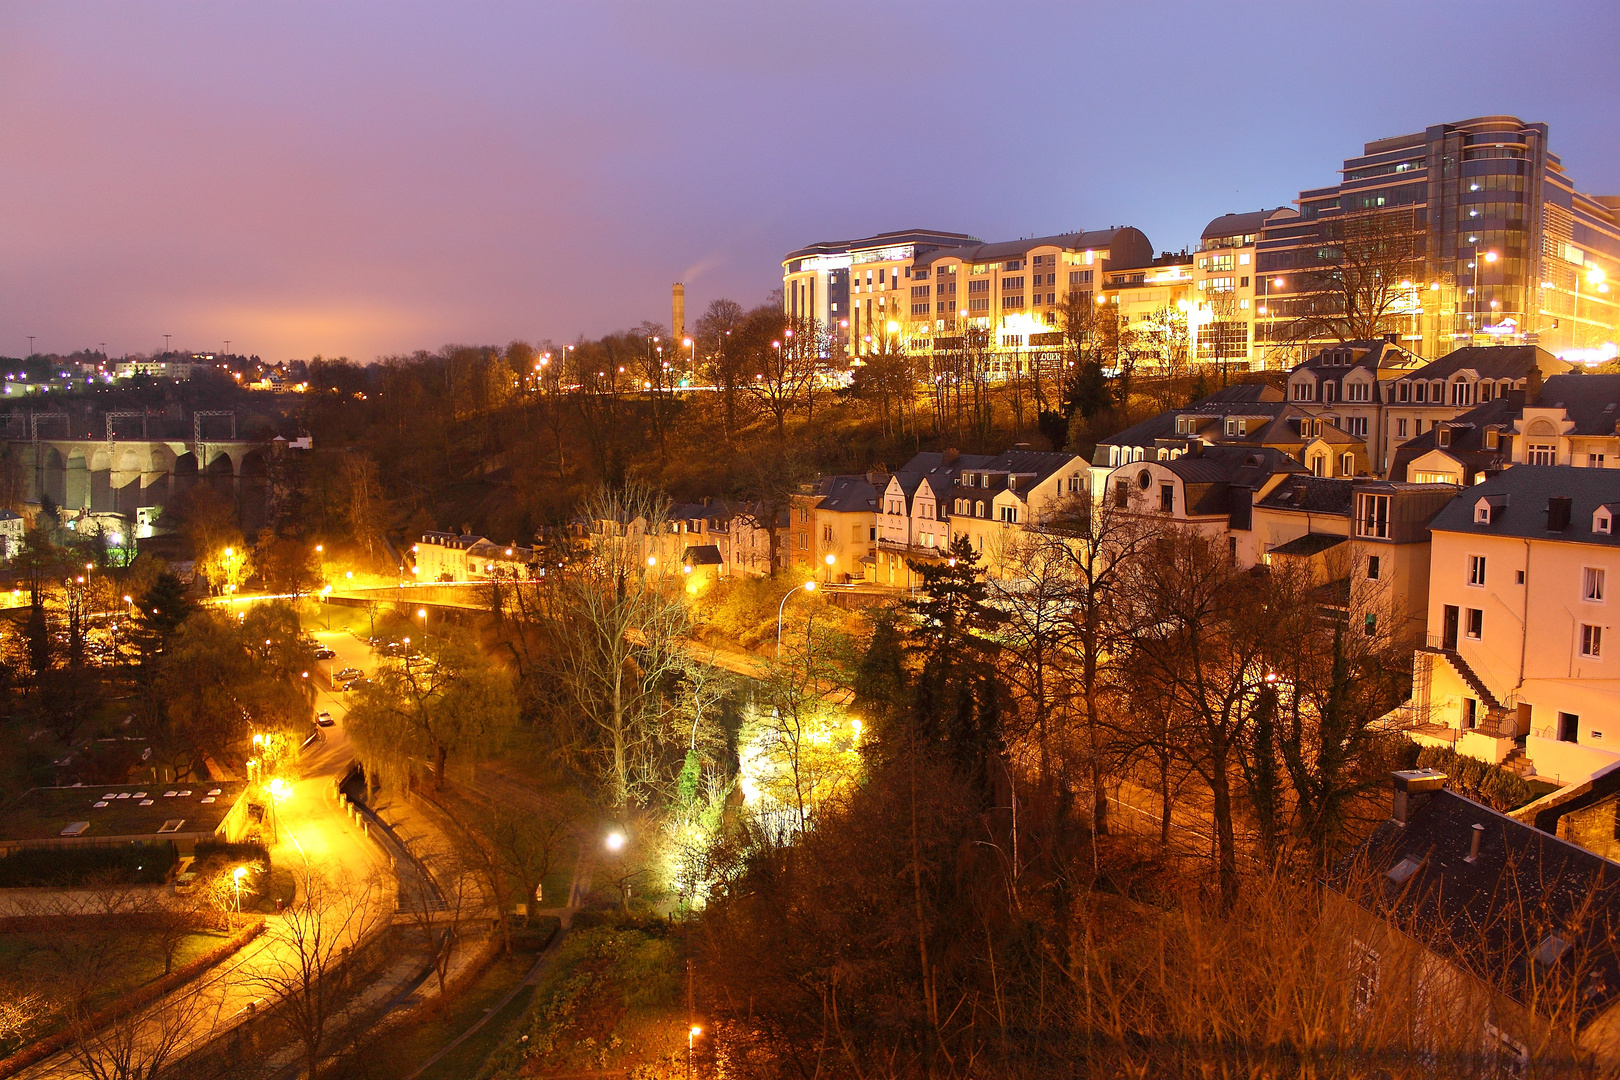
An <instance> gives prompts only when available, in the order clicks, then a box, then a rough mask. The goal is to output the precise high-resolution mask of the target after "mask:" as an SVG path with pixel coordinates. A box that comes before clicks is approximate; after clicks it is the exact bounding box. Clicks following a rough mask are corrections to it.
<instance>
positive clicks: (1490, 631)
mask: <svg viewBox="0 0 1620 1080" xmlns="http://www.w3.org/2000/svg"><path fill="white" fill-rule="evenodd" d="M1616 517H1620V472H1616V471H1614V470H1610V469H1590V468H1585V469H1583V468H1568V467H1564V466H1551V465H1515V466H1513V467H1512V468H1509V469H1506V470H1504V471H1503V472H1501V473H1498V474H1497V475H1495V476H1493V477H1491V478H1490V479H1488V480H1486V481H1484V482H1483V483H1480V484H1476V485H1475V486H1473V487H1471V488H1465V489H1463V490H1462V491H1461V492H1460V493H1459V494H1458V495H1457V497H1456V498H1455V499H1454V500H1453V501H1452V502H1451V503H1450V504H1449V505H1448V506H1447V507H1446V508H1445V509H1444V510H1442V511H1441V512H1440V514H1439V515H1438V516H1437V517H1436V518H1435V519H1434V521H1433V523H1432V525H1431V526H1430V528H1431V530H1432V533H1433V537H1434V539H1433V548H1432V554H1431V564H1430V576H1429V606H1428V619H1427V624H1428V632H1427V637H1426V640H1425V644H1424V646H1423V647H1422V648H1421V649H1420V650H1419V651H1418V654H1417V656H1416V657H1415V659H1414V667H1413V691H1412V700H1411V701H1410V702H1409V703H1408V704H1407V705H1406V706H1404V707H1403V708H1402V710H1400V711H1399V712H1398V713H1397V714H1396V716H1395V717H1394V719H1395V720H1396V721H1397V722H1399V723H1400V724H1401V725H1402V726H1406V727H1409V728H1410V732H1411V735H1412V737H1413V738H1414V739H1416V740H1418V741H1419V742H1424V743H1430V744H1437V745H1443V746H1450V747H1453V748H1454V749H1455V750H1457V752H1459V753H1464V754H1469V755H1471V756H1473V757H1476V758H1480V759H1482V760H1485V761H1489V762H1493V763H1502V764H1506V765H1507V766H1508V767H1512V768H1516V769H1517V770H1518V771H1520V772H1524V773H1534V774H1536V775H1539V776H1542V777H1545V778H1547V779H1550V780H1553V781H1555V782H1557V783H1559V784H1576V783H1582V782H1584V781H1585V780H1588V779H1590V778H1591V777H1592V776H1593V775H1595V774H1596V773H1598V772H1600V771H1602V770H1604V769H1606V768H1608V767H1610V766H1612V765H1614V764H1616V763H1617V762H1620V729H1617V728H1616V727H1615V720H1616V717H1620V689H1617V687H1620V678H1617V676H1620V668H1617V666H1616V665H1617V664H1620V655H1617V652H1616V648H1615V645H1616V642H1615V638H1614V633H1615V629H1616V623H1615V622H1614V621H1613V616H1612V614H1611V605H1610V596H1611V595H1612V592H1611V590H1610V588H1609V582H1610V578H1609V575H1610V574H1611V573H1615V574H1620V529H1617V528H1616V525H1615V519H1616ZM1617 580H1620V579H1617Z"/></svg>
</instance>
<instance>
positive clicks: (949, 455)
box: [939, 446, 962, 465]
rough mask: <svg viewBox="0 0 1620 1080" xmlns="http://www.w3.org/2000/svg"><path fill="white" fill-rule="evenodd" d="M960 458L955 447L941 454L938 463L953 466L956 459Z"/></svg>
mask: <svg viewBox="0 0 1620 1080" xmlns="http://www.w3.org/2000/svg"><path fill="white" fill-rule="evenodd" d="M961 456H962V455H961V454H960V453H959V452H958V451H957V449H956V447H954V446H953V447H951V448H950V449H948V450H946V451H945V452H944V453H943V454H941V455H939V463H940V464H941V465H955V464H956V459H957V458H959V457H961Z"/></svg>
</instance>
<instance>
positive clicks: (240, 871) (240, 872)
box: [231, 866, 247, 915]
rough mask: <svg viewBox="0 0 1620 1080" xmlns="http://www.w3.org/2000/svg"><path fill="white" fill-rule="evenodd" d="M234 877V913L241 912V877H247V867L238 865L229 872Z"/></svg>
mask: <svg viewBox="0 0 1620 1080" xmlns="http://www.w3.org/2000/svg"><path fill="white" fill-rule="evenodd" d="M231 877H233V878H235V879H236V913H237V914H238V915H240V914H242V879H243V878H245V877H247V867H245V866H238V867H237V868H236V870H235V871H234V872H233V873H232V874H231Z"/></svg>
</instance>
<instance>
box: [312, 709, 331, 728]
mask: <svg viewBox="0 0 1620 1080" xmlns="http://www.w3.org/2000/svg"><path fill="white" fill-rule="evenodd" d="M315 722H316V723H317V724H319V725H321V727H331V726H332V723H333V721H332V714H331V713H329V712H327V711H326V710H325V709H322V710H321V711H320V712H318V713H316V714H315Z"/></svg>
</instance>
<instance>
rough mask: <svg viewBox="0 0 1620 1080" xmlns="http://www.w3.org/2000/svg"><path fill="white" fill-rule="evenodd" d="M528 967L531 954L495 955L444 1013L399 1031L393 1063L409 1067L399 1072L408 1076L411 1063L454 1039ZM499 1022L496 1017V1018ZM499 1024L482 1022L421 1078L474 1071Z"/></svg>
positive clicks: (446, 1078)
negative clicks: (468, 1036) (396, 1053)
mask: <svg viewBox="0 0 1620 1080" xmlns="http://www.w3.org/2000/svg"><path fill="white" fill-rule="evenodd" d="M533 966H534V954H533V953H516V954H513V955H511V956H506V955H501V956H497V957H496V958H495V959H494V961H492V962H491V963H490V965H489V966H488V967H487V968H485V969H484V970H483V971H482V972H481V973H480V974H479V976H478V978H477V980H476V981H475V982H474V983H473V984H472V985H471V986H469V987H468V988H467V989H466V990H464V991H463V992H462V993H461V994H460V995H458V996H457V997H456V999H455V1001H453V1002H452V1003H451V1006H450V1010H449V1012H447V1013H443V1014H438V1015H430V1016H428V1017H426V1018H424V1019H423V1020H422V1021H421V1022H420V1023H417V1024H414V1025H412V1027H411V1030H410V1031H409V1032H408V1033H403V1032H402V1033H401V1037H400V1038H399V1040H398V1051H399V1057H398V1059H397V1060H399V1061H400V1062H403V1063H410V1064H409V1066H408V1067H407V1068H406V1069H405V1071H406V1072H409V1071H410V1068H412V1067H415V1065H416V1064H419V1063H421V1062H423V1061H426V1060H427V1059H428V1058H430V1057H432V1056H433V1055H434V1054H436V1053H438V1052H439V1051H440V1050H441V1049H443V1048H444V1047H445V1045H446V1044H448V1043H449V1042H450V1041H451V1040H453V1039H455V1037H456V1036H458V1035H460V1034H461V1033H462V1032H463V1031H466V1030H467V1029H468V1028H469V1027H471V1026H472V1025H473V1024H475V1023H477V1022H478V1020H479V1018H480V1017H482V1016H483V1015H484V1014H485V1012H487V1011H488V1010H489V1009H491V1008H493V1007H494V1006H495V1005H496V1003H498V1002H499V1001H500V1000H501V998H503V997H505V996H506V995H507V994H508V993H510V992H511V990H512V988H513V987H514V986H516V985H518V984H519V983H520V982H522V981H523V977H524V976H525V975H527V974H528V973H529V969H530V968H532V967H533ZM531 992H532V988H531ZM519 997H520V998H522V999H523V1000H525V1001H527V995H524V994H520V995H519ZM513 1015H516V1014H515V1013H513V1012H510V1011H506V1012H503V1013H502V1016H504V1017H507V1018H508V1022H509V1018H510V1016H513ZM499 1019H500V1017H497V1018H496V1020H499ZM502 1026H504V1024H501V1025H497V1024H496V1022H495V1020H492V1021H491V1022H490V1023H488V1024H485V1025H484V1026H483V1028H481V1029H479V1031H478V1033H477V1034H476V1035H474V1036H473V1037H472V1038H470V1039H468V1040H467V1041H466V1042H464V1043H462V1044H461V1045H460V1046H458V1047H456V1049H455V1051H454V1052H452V1053H450V1054H448V1055H446V1056H445V1057H444V1059H443V1060H441V1061H440V1062H439V1063H438V1064H437V1065H435V1066H434V1067H433V1068H432V1069H430V1070H428V1071H427V1072H426V1073H423V1074H422V1075H423V1078H424V1080H451V1078H456V1080H460V1078H462V1077H467V1076H471V1075H472V1074H473V1073H475V1072H477V1071H478V1066H479V1065H480V1064H481V1063H482V1062H483V1060H484V1058H485V1057H486V1056H487V1055H488V1054H489V1051H490V1050H491V1049H492V1048H493V1046H494V1045H495V1044H494V1040H495V1039H496V1038H497V1037H499V1032H500V1030H501V1027H502Z"/></svg>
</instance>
